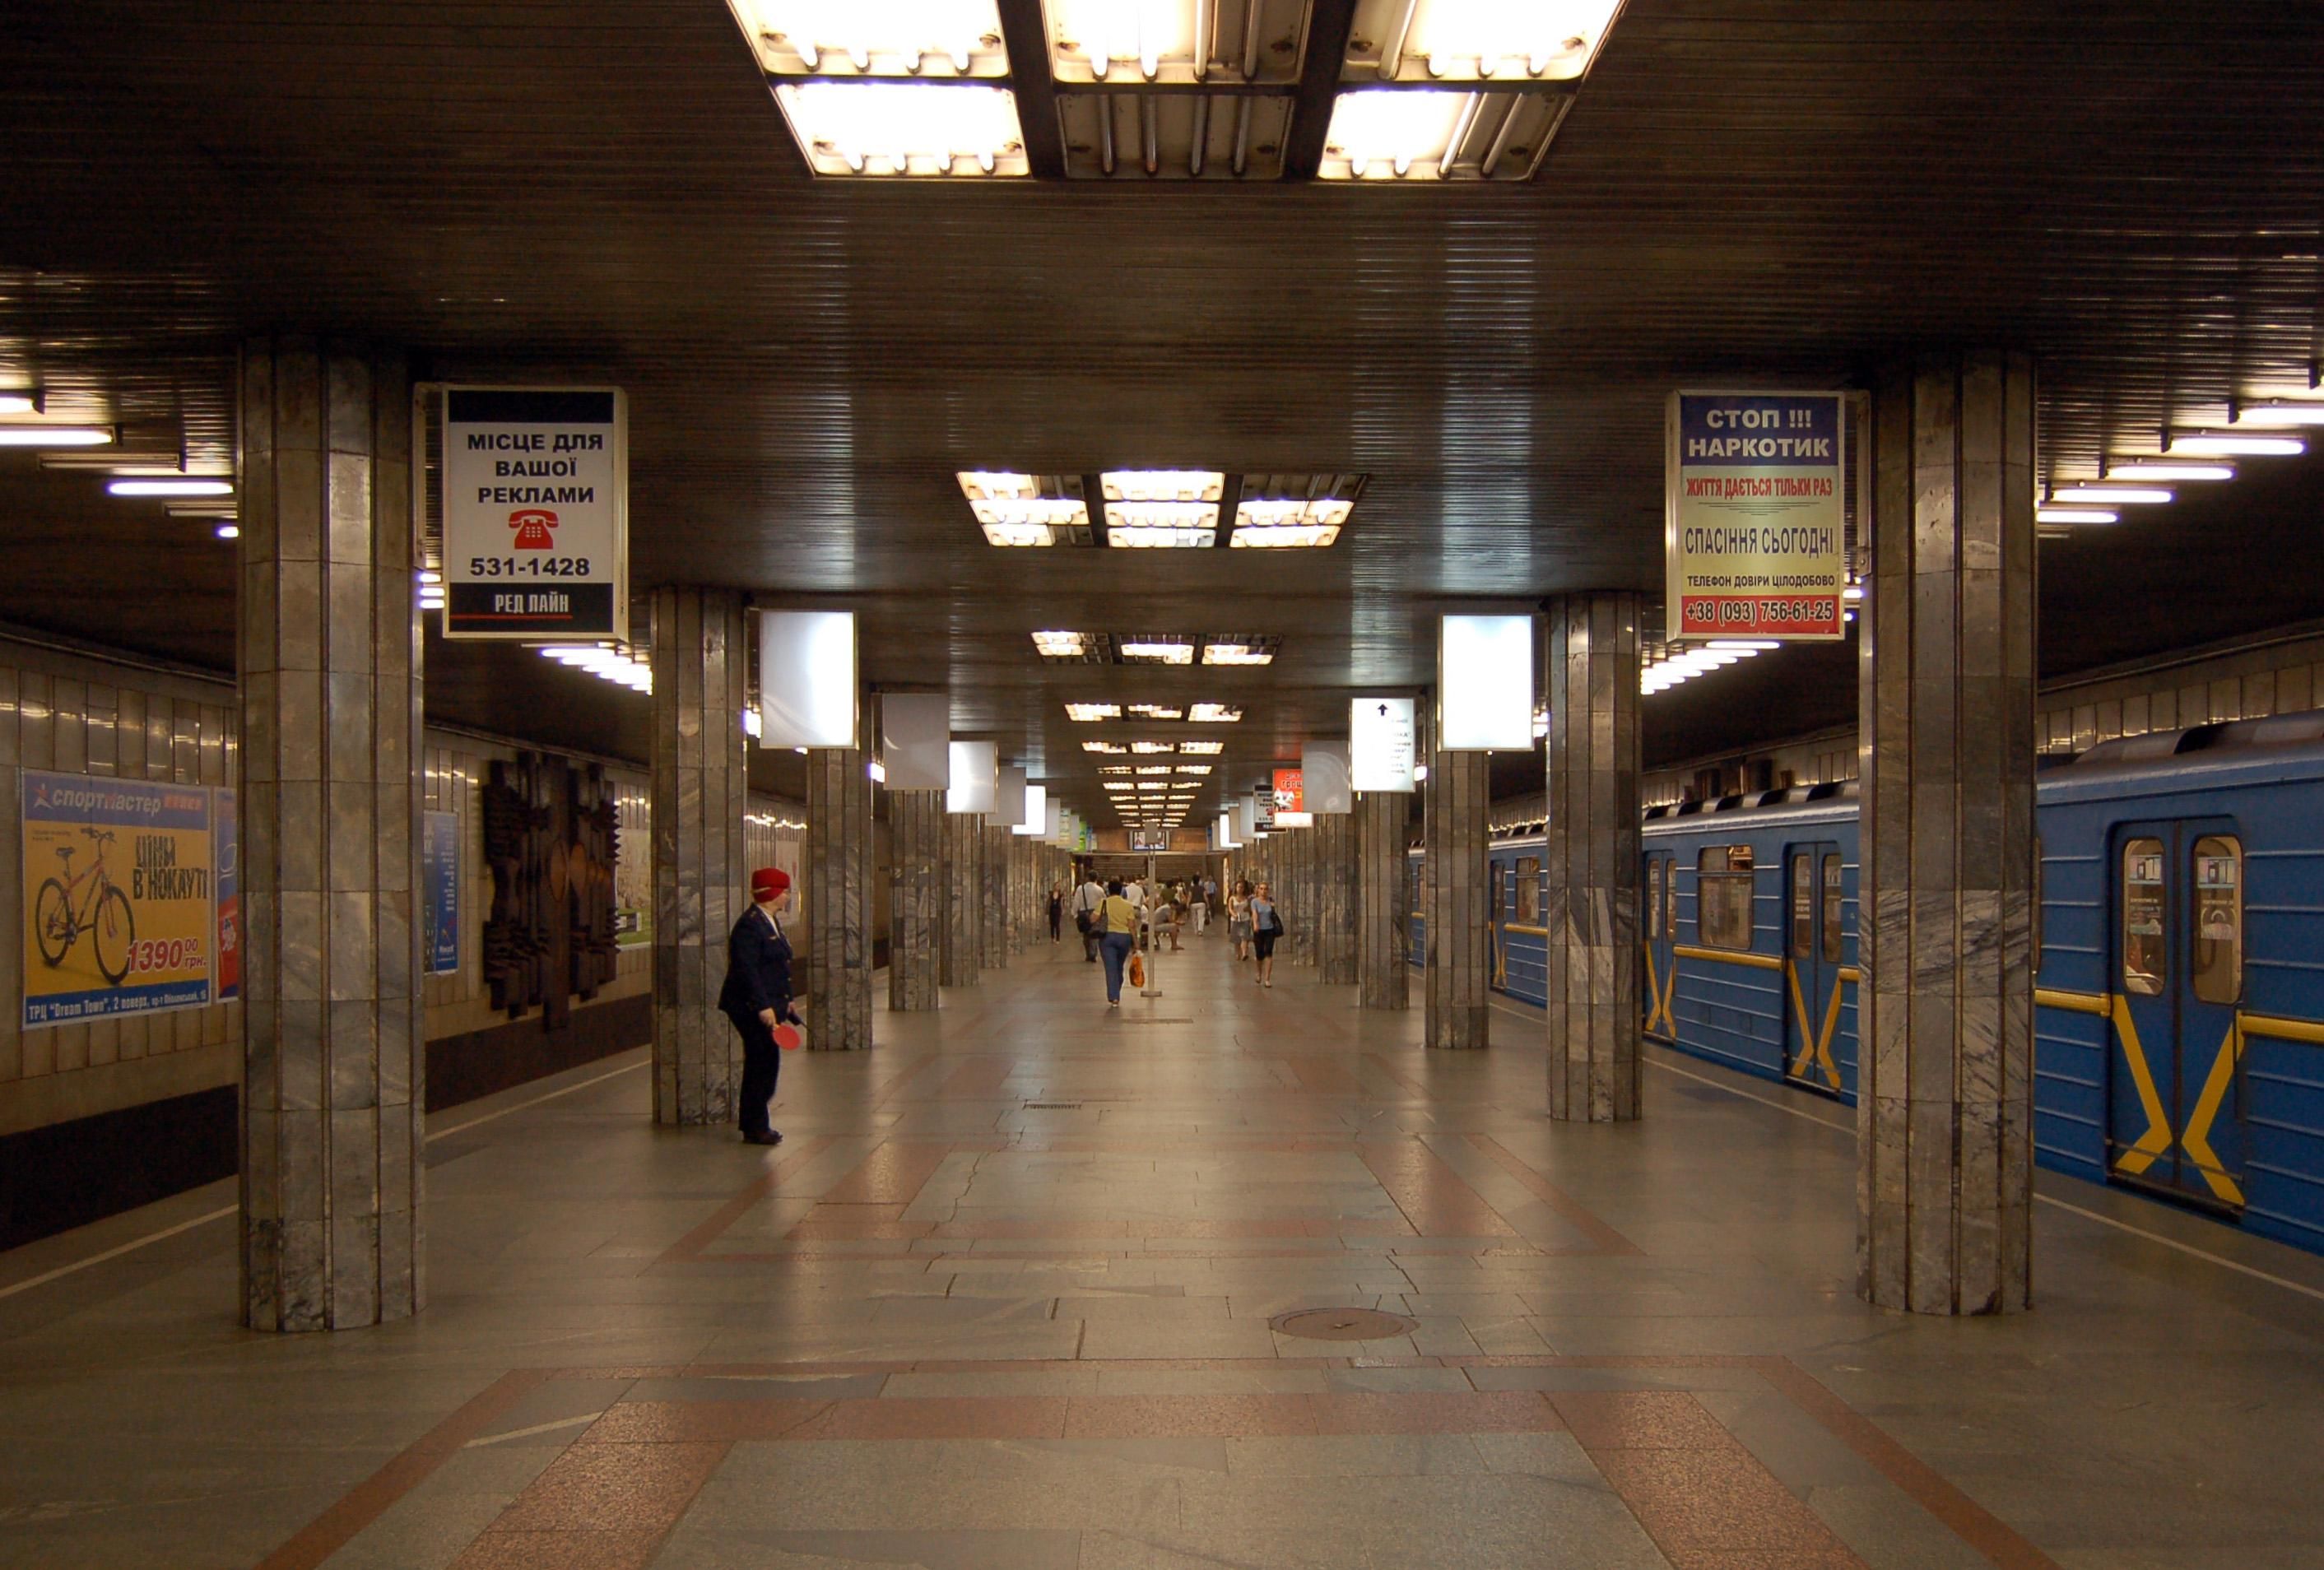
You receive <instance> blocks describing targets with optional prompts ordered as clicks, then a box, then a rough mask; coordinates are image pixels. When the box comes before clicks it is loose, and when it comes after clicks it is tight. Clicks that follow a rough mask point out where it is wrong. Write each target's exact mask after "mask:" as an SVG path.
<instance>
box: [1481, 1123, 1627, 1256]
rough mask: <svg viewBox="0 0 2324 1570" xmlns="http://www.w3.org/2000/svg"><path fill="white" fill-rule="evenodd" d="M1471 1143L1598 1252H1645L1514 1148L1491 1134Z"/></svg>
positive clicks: (1482, 1135) (1483, 1135)
mask: <svg viewBox="0 0 2324 1570" xmlns="http://www.w3.org/2000/svg"><path fill="white" fill-rule="evenodd" d="M1469 1142H1470V1143H1471V1145H1474V1146H1475V1147H1476V1148H1477V1149H1478V1150H1480V1151H1482V1152H1483V1153H1484V1154H1485V1155H1486V1156H1488V1157H1489V1158H1490V1159H1492V1161H1493V1164H1494V1165H1495V1166H1498V1167H1499V1168H1501V1170H1502V1171H1504V1172H1507V1173H1508V1175H1509V1176H1510V1177H1512V1178H1516V1179H1517V1181H1518V1182H1520V1183H1522V1184H1524V1185H1525V1186H1526V1191H1527V1192H1528V1193H1530V1194H1532V1195H1533V1196H1534V1197H1535V1198H1536V1199H1538V1200H1540V1201H1541V1202H1542V1203H1543V1204H1544V1205H1548V1206H1549V1207H1550V1209H1552V1210H1554V1211H1555V1212H1556V1213H1557V1217H1558V1219H1559V1220H1560V1221H1563V1222H1564V1223H1565V1224H1567V1225H1569V1226H1572V1227H1573V1228H1574V1229H1575V1230H1577V1231H1579V1232H1581V1233H1584V1234H1586V1235H1587V1236H1588V1237H1589V1239H1590V1241H1591V1242H1594V1243H1596V1244H1597V1245H1598V1248H1599V1251H1600V1252H1603V1253H1609V1254H1644V1253H1645V1252H1646V1250H1644V1249H1642V1248H1640V1247H1639V1246H1638V1245H1637V1244H1636V1243H1634V1242H1631V1241H1630V1240H1629V1239H1628V1238H1626V1237H1624V1236H1623V1235H1622V1234H1621V1233H1618V1232H1617V1231H1615V1230H1614V1229H1613V1228H1612V1227H1610V1226H1609V1225H1608V1224H1606V1223H1605V1222H1603V1221H1601V1220H1600V1219H1599V1218H1598V1216H1597V1214H1595V1213H1594V1212H1592V1211H1591V1209H1590V1207H1589V1206H1588V1205H1584V1204H1582V1201H1580V1200H1578V1199H1576V1198H1574V1197H1573V1196H1572V1195H1571V1194H1568V1193H1567V1192H1566V1191H1565V1190H1564V1189H1563V1188H1560V1187H1558V1186H1557V1185H1556V1184H1554V1183H1552V1182H1551V1181H1550V1180H1549V1179H1548V1178H1545V1177H1543V1176H1542V1175H1541V1174H1540V1173H1539V1172H1536V1171H1535V1170H1534V1169H1533V1168H1531V1167H1529V1166H1527V1165H1526V1163H1525V1161H1524V1160H1523V1159H1520V1158H1519V1157H1518V1156H1517V1154H1516V1153H1515V1152H1514V1151H1512V1150H1509V1149H1508V1147H1507V1146H1505V1145H1503V1144H1502V1143H1501V1142H1500V1141H1499V1140H1497V1139H1495V1138H1493V1136H1492V1135H1490V1134H1471V1135H1470V1136H1469Z"/></svg>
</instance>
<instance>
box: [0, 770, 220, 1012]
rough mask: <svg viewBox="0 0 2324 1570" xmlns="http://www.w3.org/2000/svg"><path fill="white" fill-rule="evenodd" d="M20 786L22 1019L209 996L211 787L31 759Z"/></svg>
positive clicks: (143, 1008) (190, 1003)
mask: <svg viewBox="0 0 2324 1570" xmlns="http://www.w3.org/2000/svg"><path fill="white" fill-rule="evenodd" d="M210 805H211V804H210V792H209V791H208V790H205V789H203V788H202V787H201V786H198V785H163V784H158V783H150V782H147V781H144V780H101V779H94V778H91V777H90V776H88V775H86V774H49V773H41V772H37V771H33V770H30V769H27V770H25V771H24V772H23V827H22V835H23V874H24V876H23V901H24V905H23V910H24V956H23V966H24V1028H25V1029H26V1030H36V1029H39V1028H41V1027H42V1026H47V1025H63V1024H71V1023H74V1022H76V1021H84V1020H97V1019H105V1018H108V1017H111V1016H115V1015H121V1014H146V1013H158V1012H160V1011H164V1010H169V1009H195V1008H200V1007H202V1006H203V1005H205V1004H207V1003H208V1002H210V1000H211V997H212V996H213V991H212V988H213V982H212V979H211V974H210V966H211V961H212V959H213V957H214V955H215V952H216V947H217V880H216V877H215V876H214V873H215V867H214V864H213V861H212V857H213V855H214V854H215V850H216V847H215V844H214V841H213V839H212V836H211V814H210Z"/></svg>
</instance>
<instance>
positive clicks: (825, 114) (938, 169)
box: [775, 81, 1028, 180]
mask: <svg viewBox="0 0 2324 1570" xmlns="http://www.w3.org/2000/svg"><path fill="white" fill-rule="evenodd" d="M775 100H776V102H777V103H779V104H780V105H781V106H782V110H783V117H784V118H785V119H786V120H788V122H789V123H790V128H791V134H792V135H794V136H796V137H797V138H798V143H799V148H800V150H801V151H802V152H805V153H806V155H807V163H808V165H809V166H810V167H811V168H813V169H814V171H815V172H816V174H818V175H824V176H828V177H834V178H841V179H845V178H853V177H857V176H867V177H871V178H879V179H918V180H938V179H956V180H983V179H992V178H996V177H998V178H1004V179H1009V178H1018V177H1021V176H1023V175H1025V174H1026V173H1027V172H1028V166H1027V163H1026V161H1025V140H1024V134H1023V133H1022V132H1021V131H1020V130H1019V125H1018V119H1017V98H1016V95H1015V94H1013V93H1011V92H1010V90H1009V89H1008V88H991V87H982V86H974V85H970V84H966V83H958V82H935V81H903V82H897V81H849V82H833V81H804V82H794V81H785V82H779V83H777V84H776V86H775Z"/></svg>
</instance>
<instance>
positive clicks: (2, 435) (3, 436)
mask: <svg viewBox="0 0 2324 1570" xmlns="http://www.w3.org/2000/svg"><path fill="white" fill-rule="evenodd" d="M113 437H114V431H113V427H111V426H109V425H0V447H111V446H112V445H113Z"/></svg>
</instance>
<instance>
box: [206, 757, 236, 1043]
mask: <svg viewBox="0 0 2324 1570" xmlns="http://www.w3.org/2000/svg"><path fill="white" fill-rule="evenodd" d="M210 799H211V803H212V811H213V812H214V813H215V814H216V818H217V821H216V833H215V835H214V838H215V839H216V842H217V850H216V851H215V853H213V854H215V855H216V857H217V861H216V863H215V865H216V866H217V1001H218V1002H222V1003H223V1002H226V1001H227V1000H228V999H230V998H238V997H240V996H242V814H241V803H240V802H239V800H238V799H236V798H235V793H234V792H233V791H231V790H213V791H211V792H210Z"/></svg>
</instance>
